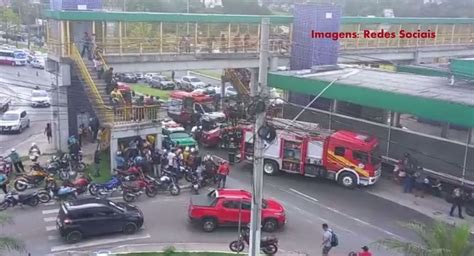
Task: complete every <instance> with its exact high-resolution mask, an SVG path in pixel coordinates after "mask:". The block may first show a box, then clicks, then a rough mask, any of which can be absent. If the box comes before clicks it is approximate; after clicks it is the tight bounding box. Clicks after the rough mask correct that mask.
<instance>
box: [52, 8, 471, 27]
mask: <svg viewBox="0 0 474 256" xmlns="http://www.w3.org/2000/svg"><path fill="white" fill-rule="evenodd" d="M45 16H46V17H48V18H50V19H55V20H77V21H79V20H81V21H94V20H95V21H124V22H160V21H162V22H202V23H260V22H261V19H262V18H263V17H269V18H270V21H271V23H272V24H290V23H292V22H293V16H290V15H235V14H206V13H162V12H118V11H102V10H100V11H53V10H45ZM341 22H342V23H343V24H440V25H441V24H474V18H410V17H397V18H385V17H350V16H346V17H342V20H341Z"/></svg>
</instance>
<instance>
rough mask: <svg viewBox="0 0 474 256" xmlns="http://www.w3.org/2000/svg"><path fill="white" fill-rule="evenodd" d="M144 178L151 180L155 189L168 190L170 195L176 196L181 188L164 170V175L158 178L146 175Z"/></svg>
mask: <svg viewBox="0 0 474 256" xmlns="http://www.w3.org/2000/svg"><path fill="white" fill-rule="evenodd" d="M145 179H147V180H149V181H150V182H152V183H153V184H154V185H155V188H156V190H157V191H169V192H170V194H171V195H172V196H177V195H179V193H181V188H180V187H179V185H178V183H177V182H176V179H175V178H174V177H173V176H171V175H170V174H169V173H168V172H166V171H164V175H163V176H161V177H160V178H158V179H155V178H153V177H151V176H148V175H146V176H145Z"/></svg>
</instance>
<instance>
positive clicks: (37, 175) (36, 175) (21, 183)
mask: <svg viewBox="0 0 474 256" xmlns="http://www.w3.org/2000/svg"><path fill="white" fill-rule="evenodd" d="M48 176H49V174H48V173H47V172H46V171H44V170H38V171H32V172H30V173H29V174H23V175H20V176H18V177H17V178H16V179H15V181H14V182H13V186H14V187H15V189H16V190H17V191H20V192H21V191H25V190H26V189H27V188H31V187H36V186H38V185H40V184H41V183H43V181H44V180H45V179H46V177H48Z"/></svg>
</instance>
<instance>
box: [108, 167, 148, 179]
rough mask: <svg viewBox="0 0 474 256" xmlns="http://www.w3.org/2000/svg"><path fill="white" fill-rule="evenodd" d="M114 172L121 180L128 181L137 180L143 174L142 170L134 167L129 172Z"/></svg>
mask: <svg viewBox="0 0 474 256" xmlns="http://www.w3.org/2000/svg"><path fill="white" fill-rule="evenodd" d="M114 171H115V173H116V174H117V176H118V177H119V178H120V179H122V180H126V181H134V180H137V179H138V178H139V177H140V175H141V173H142V171H141V170H140V168H138V167H136V166H133V165H132V166H130V167H129V168H128V169H127V170H121V169H114Z"/></svg>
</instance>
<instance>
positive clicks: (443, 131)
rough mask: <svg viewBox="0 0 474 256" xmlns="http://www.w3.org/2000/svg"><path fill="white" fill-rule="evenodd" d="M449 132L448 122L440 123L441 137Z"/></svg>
mask: <svg viewBox="0 0 474 256" xmlns="http://www.w3.org/2000/svg"><path fill="white" fill-rule="evenodd" d="M448 132H449V123H443V124H442V125H441V138H447V137H448Z"/></svg>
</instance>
